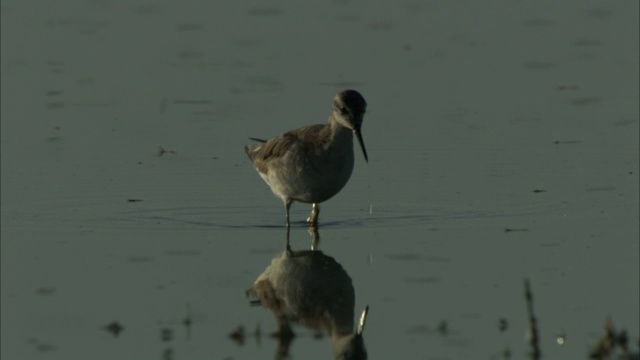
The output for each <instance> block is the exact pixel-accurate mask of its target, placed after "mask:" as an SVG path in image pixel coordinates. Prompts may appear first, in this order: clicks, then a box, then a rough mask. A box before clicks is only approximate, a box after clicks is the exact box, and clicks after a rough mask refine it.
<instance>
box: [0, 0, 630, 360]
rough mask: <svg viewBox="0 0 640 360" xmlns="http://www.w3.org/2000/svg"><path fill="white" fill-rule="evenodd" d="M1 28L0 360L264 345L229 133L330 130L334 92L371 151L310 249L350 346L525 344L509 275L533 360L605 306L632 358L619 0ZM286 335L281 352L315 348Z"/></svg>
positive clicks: (219, 14) (472, 352) (269, 234)
mask: <svg viewBox="0 0 640 360" xmlns="http://www.w3.org/2000/svg"><path fill="white" fill-rule="evenodd" d="M1 16H2V19H1V20H2V42H1V43H2V114H1V116H2V123H1V124H2V243H1V244H2V250H1V255H2V263H1V266H2V269H1V270H2V294H1V306H2V318H1V320H2V344H1V354H0V356H1V357H2V359H40V358H41V359H114V358H116V359H194V358H209V359H256V358H261V359H271V358H275V356H276V355H275V353H276V348H277V346H278V344H277V342H276V341H275V340H274V339H272V338H270V337H269V336H268V333H269V332H271V331H272V330H274V329H275V324H276V322H275V319H274V317H273V315H272V314H271V313H269V312H268V311H266V310H265V309H262V308H260V307H250V306H249V300H248V299H247V298H246V297H245V290H246V289H248V288H249V287H251V286H252V284H253V282H254V281H255V279H256V278H257V277H258V275H259V274H260V273H261V272H262V271H263V270H264V269H265V268H266V267H267V266H268V265H269V264H270V262H271V259H273V258H274V257H275V256H278V254H280V253H281V252H282V251H283V249H284V245H285V229H284V227H283V226H282V225H283V223H284V210H283V208H282V204H281V202H280V200H279V199H277V198H275V197H274V196H273V195H272V194H271V192H270V191H269V189H268V188H267V186H266V185H265V184H264V183H263V182H262V180H261V179H260V178H259V176H258V175H257V174H256V173H255V170H254V169H253V168H252V166H251V164H250V163H249V161H248V159H247V158H246V156H245V154H244V152H243V146H244V144H245V143H248V142H249V140H248V139H247V138H248V137H250V136H253V137H263V138H268V137H271V136H273V135H276V134H278V133H281V132H283V131H285V130H288V129H292V128H296V127H299V126H304V125H309V124H313V123H322V122H324V121H326V118H327V117H328V115H329V111H330V104H331V99H332V97H333V95H334V94H335V93H336V92H337V91H338V90H340V89H342V88H355V89H358V90H359V91H360V92H362V94H363V95H364V96H365V98H366V99H367V101H368V103H369V108H368V112H367V115H366V117H365V123H364V126H363V134H364V138H365V142H366V144H367V150H368V153H369V159H370V161H369V163H368V164H366V163H365V162H364V161H363V159H362V156H361V154H360V153H359V152H356V168H355V170H354V174H353V176H352V178H351V180H350V183H349V184H348V185H347V186H346V187H345V189H344V190H343V191H342V192H341V193H340V194H339V195H337V196H336V197H335V198H333V199H331V200H330V201H328V202H326V203H325V204H323V206H322V213H321V215H320V229H319V231H320V236H321V241H320V245H319V247H320V249H321V250H322V251H323V252H324V253H325V254H326V255H328V256H331V257H333V258H334V259H335V260H336V261H337V262H338V263H340V264H341V266H342V267H343V268H344V269H345V271H346V272H347V273H348V274H349V276H350V277H351V279H352V281H353V287H354V289H355V312H356V314H358V313H359V311H360V310H361V309H362V308H364V306H365V305H369V306H370V313H369V317H368V320H367V326H366V329H365V331H364V339H365V343H366V345H367V349H368V352H369V358H371V359H389V358H392V357H398V356H399V355H402V358H410V359H500V358H504V354H503V353H504V352H505V349H508V351H510V352H511V356H512V358H523V357H525V356H526V354H527V353H528V351H529V350H528V345H527V342H526V341H525V337H524V335H525V331H526V329H527V307H526V303H525V298H524V289H523V280H524V279H525V278H529V279H530V281H531V286H532V290H533V296H534V304H533V306H534V311H535V314H536V316H537V318H538V328H539V333H540V347H541V348H542V354H543V358H544V359H569V358H572V359H580V358H587V354H588V352H589V349H590V347H592V346H595V344H596V343H597V341H598V339H599V338H600V337H601V335H602V333H603V331H604V330H603V326H604V323H605V318H606V317H607V316H608V315H610V316H611V319H612V320H613V323H614V325H615V327H616V330H621V329H623V328H624V329H626V330H627V332H628V334H629V338H630V343H631V348H632V349H633V350H634V351H635V352H637V351H638V337H639V335H640V329H639V327H640V325H639V317H640V315H639V306H638V304H639V292H640V290H639V287H640V279H639V277H640V275H639V251H640V250H639V241H638V238H639V234H638V218H639V213H638V197H639V194H638V172H639V166H638V143H639V141H638V139H639V137H638V131H639V126H638V125H639V120H638V97H639V91H638V81H639V76H638V63H639V61H638V41H639V40H638V3H637V2H635V1H626V2H621V1H619V2H601V1H568V2H567V1H565V2H560V3H558V2H542V3H540V2H535V4H534V3H532V2H502V1H495V2H491V3H488V2H475V1H456V2H450V1H425V2H419V1H405V2H401V3H391V2H389V3H385V2H378V3H367V4H365V3H361V2H341V1H338V2H316V3H314V4H310V5H291V4H284V3H272V4H268V5H265V4H263V3H260V2H250V3H246V2H244V3H243V2H230V1H229V2H226V3H220V2H216V4H215V5H214V3H213V2H196V1H188V2H169V1H137V2H129V1H120V2H103V1H86V2H81V3H78V2H74V1H56V2H47V3H41V2H27V1H10V0H7V1H3V2H2V8H1ZM159 147H162V149H163V151H160V150H159ZM308 211H309V207H308V206H306V205H300V204H295V205H294V206H293V212H292V216H293V219H294V220H295V221H296V222H297V223H296V226H295V227H294V228H293V229H292V231H291V244H292V247H293V248H295V249H296V250H300V249H307V248H308V247H309V246H310V237H309V234H308V233H307V229H306V227H304V226H302V223H301V222H302V220H304V219H305V218H306V216H307V214H308ZM507 229H508V230H511V231H507ZM185 320H187V321H185ZM109 324H111V325H113V324H117V325H118V326H121V327H122V330H121V332H120V333H119V335H118V336H117V337H115V336H113V335H112V334H111V333H110V332H109V331H106V330H105V327H107V326H108V325H109ZM257 324H260V325H259V326H260V329H261V334H262V335H261V336H259V337H256V336H254V330H255V328H256V326H257ZM118 326H112V327H111V328H112V329H113V328H117V327H118ZM239 326H242V327H244V329H245V332H246V336H245V338H244V344H243V345H239V344H238V343H237V342H235V341H234V340H232V339H231V338H229V334H230V333H232V332H233V331H234V330H236V329H237V328H238V327H239ZM294 330H295V331H296V334H297V336H296V338H295V339H294V341H293V343H292V344H291V347H290V349H289V352H290V355H291V356H292V358H295V359H326V358H331V357H332V355H331V346H330V345H329V341H328V339H327V338H326V337H325V338H322V339H317V338H316V337H315V332H314V331H312V330H307V329H305V328H295V329H294ZM563 334H564V335H565V338H566V341H565V343H564V345H558V343H557V337H558V336H559V335H563Z"/></svg>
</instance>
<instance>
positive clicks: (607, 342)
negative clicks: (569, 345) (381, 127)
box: [589, 316, 640, 360]
mask: <svg viewBox="0 0 640 360" xmlns="http://www.w3.org/2000/svg"><path fill="white" fill-rule="evenodd" d="M616 354H617V355H618V356H617V357H616ZM589 358H590V359H597V360H601V359H602V360H604V359H625V360H626V359H629V360H631V359H640V353H636V354H631V353H630V351H629V336H628V335H627V331H626V330H625V329H621V330H616V329H615V327H614V326H613V321H612V320H611V317H610V316H607V318H606V319H605V322H604V333H603V334H602V337H600V339H599V340H598V343H597V344H596V345H595V346H593V347H592V349H591V350H590V351H589Z"/></svg>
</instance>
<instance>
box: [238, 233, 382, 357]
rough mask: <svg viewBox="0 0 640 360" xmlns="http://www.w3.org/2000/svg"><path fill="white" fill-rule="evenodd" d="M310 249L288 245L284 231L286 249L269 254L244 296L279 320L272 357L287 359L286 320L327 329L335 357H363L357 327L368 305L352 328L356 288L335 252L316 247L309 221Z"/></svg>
mask: <svg viewBox="0 0 640 360" xmlns="http://www.w3.org/2000/svg"><path fill="white" fill-rule="evenodd" d="M310 233H311V237H312V240H313V243H314V245H313V246H312V250H300V251H293V250H291V246H290V245H289V231H288V229H287V235H286V238H287V241H286V247H285V250H284V251H283V252H282V254H281V255H279V256H277V257H275V258H274V259H273V260H271V264H270V265H269V266H267V268H266V269H265V270H264V272H263V273H262V274H260V276H258V279H256V281H255V283H254V284H253V287H252V288H251V289H249V290H247V296H250V297H253V298H255V299H257V300H255V301H252V303H253V304H260V305H262V306H264V307H265V308H266V309H268V310H269V311H271V312H272V313H273V314H274V315H275V317H276V321H277V323H278V330H277V332H276V334H275V335H276V337H277V338H278V340H279V349H278V354H277V357H276V358H277V359H287V358H289V355H288V348H289V346H290V344H291V342H292V340H293V337H294V334H293V331H292V329H291V324H296V325H300V326H304V327H307V328H310V329H314V330H321V331H324V332H326V333H327V334H328V335H329V336H330V338H331V344H332V346H333V353H334V357H335V358H336V359H345V360H347V359H366V358H367V351H366V349H365V346H364V340H363V338H362V332H363V330H364V325H365V321H366V317H367V312H368V309H369V307H368V306H367V307H366V308H365V309H364V311H363V312H362V315H361V317H360V320H359V322H358V325H357V327H355V328H354V306H355V294H354V289H353V284H352V282H351V278H350V277H349V275H348V274H347V273H346V271H345V270H344V269H343V268H342V266H341V265H340V264H338V263H337V262H336V261H335V259H334V258H332V257H330V256H327V255H325V254H323V253H322V251H319V250H317V239H318V238H319V236H318V229H317V227H315V226H312V227H310Z"/></svg>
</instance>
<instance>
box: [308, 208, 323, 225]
mask: <svg viewBox="0 0 640 360" xmlns="http://www.w3.org/2000/svg"><path fill="white" fill-rule="evenodd" d="M319 214H320V206H319V205H318V203H313V205H311V215H309V218H307V224H310V225H318V215H319Z"/></svg>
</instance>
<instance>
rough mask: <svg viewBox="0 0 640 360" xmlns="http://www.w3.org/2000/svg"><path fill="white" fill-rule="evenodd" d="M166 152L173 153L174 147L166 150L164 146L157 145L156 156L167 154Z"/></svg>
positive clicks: (174, 152)
mask: <svg viewBox="0 0 640 360" xmlns="http://www.w3.org/2000/svg"><path fill="white" fill-rule="evenodd" d="M167 153H168V154H171V155H175V154H176V151H175V150H174V149H170V150H166V149H165V148H164V147H162V146H158V157H162V156H163V155H164V154H167Z"/></svg>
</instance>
